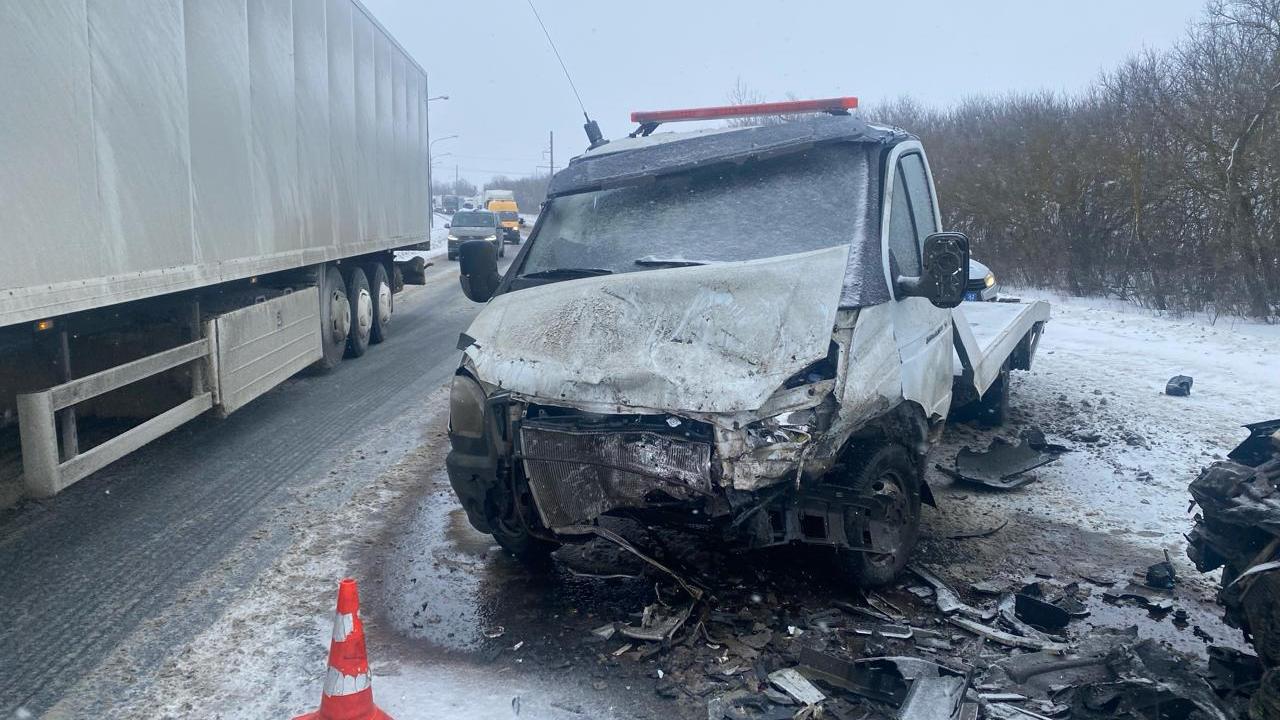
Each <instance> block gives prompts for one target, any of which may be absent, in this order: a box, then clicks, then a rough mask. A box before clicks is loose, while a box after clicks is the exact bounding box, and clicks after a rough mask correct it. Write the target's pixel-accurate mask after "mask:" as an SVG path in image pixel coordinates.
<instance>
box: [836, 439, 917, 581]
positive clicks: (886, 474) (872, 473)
mask: <svg viewBox="0 0 1280 720" xmlns="http://www.w3.org/2000/svg"><path fill="white" fill-rule="evenodd" d="M845 484H846V486H847V487H849V489H851V490H853V491H854V492H855V493H856V494H857V496H858V498H859V499H860V500H869V501H870V503H869V504H870V505H871V506H872V507H871V509H861V508H849V509H847V510H845V534H846V536H847V537H848V538H849V543H850V544H851V545H853V546H855V547H860V548H862V549H858V550H841V551H840V554H839V556H838V557H839V562H840V564H841V565H842V566H843V570H844V572H845V574H846V575H847V576H848V577H849V579H851V580H852V581H853V582H854V583H856V584H858V585H862V586H865V587H875V586H879V585H885V584H887V583H890V582H892V581H893V579H894V578H895V577H897V576H898V574H899V573H900V572H902V569H903V568H904V567H906V565H907V560H908V559H909V558H910V556H911V550H912V549H913V548H914V547H915V545H916V540H917V539H918V538H919V536H920V472H919V470H918V468H917V467H916V462H915V459H914V458H913V456H912V455H911V453H910V452H909V451H908V450H907V449H906V448H905V447H903V446H901V445H897V444H890V443H885V444H877V445H873V446H870V447H867V448H865V449H858V450H855V451H854V452H853V453H851V457H850V459H849V470H848V475H847V476H846V479H845Z"/></svg>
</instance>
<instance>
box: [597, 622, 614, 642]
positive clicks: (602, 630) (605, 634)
mask: <svg viewBox="0 0 1280 720" xmlns="http://www.w3.org/2000/svg"><path fill="white" fill-rule="evenodd" d="M617 631H618V628H617V626H616V625H615V624H614V623H609V624H608V625H601V626H600V627H598V628H596V629H595V630H592V631H591V634H592V635H595V636H597V637H601V638H604V639H605V640H608V639H609V638H611V637H613V634H614V633H615V632H617Z"/></svg>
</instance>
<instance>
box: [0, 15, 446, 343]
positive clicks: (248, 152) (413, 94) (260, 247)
mask: <svg viewBox="0 0 1280 720" xmlns="http://www.w3.org/2000/svg"><path fill="white" fill-rule="evenodd" d="M0 68H2V70H0V96H2V97H4V98H5V101H4V102H3V103H0V128H3V131H2V132H0V158H3V161H2V162H0V228H2V229H0V239H2V244H3V254H4V256H5V262H4V263H0V290H3V291H4V292H0V327H3V326H7V325H13V324H17V323H22V322H29V321H32V320H36V319H39V318H44V317H52V316H56V315H60V314H64V313H69V312H74V311H78V310H85V309H89V308H94V307H101V306H104V305H110V304H114V303H118V302H125V301H129V300H136V299H140V298H145V297H150V296H154V295H159V294H163V293H169V292H175V291H180V290H187V289H193V288H197V287H201V286H205V285H210V284H216V283H219V282H225V281H228V280H234V279H239V278H244V277H250V276H253V275H259V274H263V273H268V272H274V271H280V270H286V269H291V268H296V267H300V266H304V265H311V264H316V263H320V262H325V261H330V260H336V259H340V258H344V257H350V256H353V255H359V254H364V253H369V252H375V251H378V250H385V249H391V248H394V247H401V246H406V245H411V244H414V243H417V242H420V241H422V240H424V239H426V238H427V235H428V232H429V231H428V227H429V226H428V221H427V208H426V199H427V192H426V134H427V127H426V112H425V105H426V97H427V95H426V74H425V73H424V72H423V70H422V69H421V68H420V67H419V66H418V65H416V64H415V63H414V62H413V60H412V59H410V58H409V56H408V55H407V54H406V53H405V52H404V51H403V50H402V49H401V48H400V46H399V45H397V44H396V42H395V41H394V40H393V39H391V38H390V36H389V35H388V34H387V33H386V32H385V31H384V30H383V29H382V28H381V26H380V25H378V23H377V22H376V21H375V20H374V19H373V18H372V17H371V16H370V15H369V13H368V12H367V11H366V10H365V9H364V8H363V6H361V5H360V4H359V3H358V2H353V1H352V0H315V1H309V2H295V3H292V4H291V3H290V2H289V1H288V0H187V1H186V2H182V1H181V0H161V1H159V2H142V1H141V0H88V1H87V2H86V1H85V0H49V1H48V2H6V3H2V4H0Z"/></svg>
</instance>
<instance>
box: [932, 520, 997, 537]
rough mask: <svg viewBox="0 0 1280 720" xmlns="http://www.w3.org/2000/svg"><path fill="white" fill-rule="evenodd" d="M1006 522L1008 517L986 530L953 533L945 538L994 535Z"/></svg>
mask: <svg viewBox="0 0 1280 720" xmlns="http://www.w3.org/2000/svg"><path fill="white" fill-rule="evenodd" d="M1008 524H1009V519H1008V518H1005V519H1004V520H1003V521H1002V522H1001V523H1000V524H999V525H996V526H995V527H993V528H989V529H987V530H972V531H969V532H962V533H955V534H952V535H948V536H947V539H948V540H968V539H970V538H985V537H991V536H992V535H995V534H996V533H998V532H1000V531H1001V530H1003V529H1004V528H1005V526H1006V525H1008Z"/></svg>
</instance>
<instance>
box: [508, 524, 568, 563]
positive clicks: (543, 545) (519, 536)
mask: <svg viewBox="0 0 1280 720" xmlns="http://www.w3.org/2000/svg"><path fill="white" fill-rule="evenodd" d="M493 539H494V540H497V541H498V545H501V546H502V549H503V550H506V551H507V552H509V553H511V555H512V556H513V557H515V559H517V560H519V561H520V562H521V563H522V564H524V565H528V566H529V567H534V568H544V567H546V566H547V565H549V564H550V562H551V553H553V552H555V551H556V550H557V549H559V547H560V544H559V543H554V542H551V541H549V540H543V539H542V538H536V537H533V536H532V535H530V534H529V531H528V530H526V529H525V528H523V527H521V528H515V529H508V528H506V527H505V526H500V525H494V527H493Z"/></svg>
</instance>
